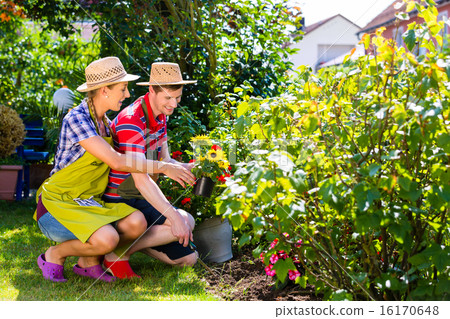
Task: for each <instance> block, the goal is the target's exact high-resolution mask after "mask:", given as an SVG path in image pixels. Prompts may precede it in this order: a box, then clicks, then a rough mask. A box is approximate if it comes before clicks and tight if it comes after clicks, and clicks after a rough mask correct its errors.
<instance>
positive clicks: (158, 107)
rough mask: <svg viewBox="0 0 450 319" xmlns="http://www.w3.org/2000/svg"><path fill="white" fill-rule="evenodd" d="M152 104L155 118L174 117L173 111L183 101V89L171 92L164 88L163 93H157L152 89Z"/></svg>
mask: <svg viewBox="0 0 450 319" xmlns="http://www.w3.org/2000/svg"><path fill="white" fill-rule="evenodd" d="M149 91H150V103H151V107H152V111H153V115H154V116H155V118H156V117H157V116H158V115H160V114H164V115H166V116H170V115H172V113H173V111H174V110H175V108H176V107H177V105H178V103H180V101H181V95H182V93H183V88H182V87H181V88H179V89H178V90H175V91H171V90H168V89H166V88H164V89H163V90H162V91H161V92H158V93H156V92H155V91H154V90H153V88H152V87H151V88H150V90H149Z"/></svg>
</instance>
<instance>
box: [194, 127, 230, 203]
mask: <svg viewBox="0 0 450 319" xmlns="http://www.w3.org/2000/svg"><path fill="white" fill-rule="evenodd" d="M191 145H192V147H193V150H194V153H193V155H194V156H195V163H196V165H195V167H194V169H193V170H192V172H193V173H194V175H195V176H196V177H197V181H196V183H195V186H194V194H195V195H199V196H204V197H210V196H211V194H212V192H213V188H214V185H215V184H216V183H217V182H218V181H219V180H220V179H223V178H224V176H227V174H228V176H229V173H230V171H229V167H230V163H229V162H228V160H227V158H226V156H225V153H224V151H223V150H222V148H221V147H220V146H219V145H218V144H215V143H214V142H213V141H212V140H210V139H209V138H208V137H206V136H204V135H201V136H198V137H194V138H193V139H192V143H191Z"/></svg>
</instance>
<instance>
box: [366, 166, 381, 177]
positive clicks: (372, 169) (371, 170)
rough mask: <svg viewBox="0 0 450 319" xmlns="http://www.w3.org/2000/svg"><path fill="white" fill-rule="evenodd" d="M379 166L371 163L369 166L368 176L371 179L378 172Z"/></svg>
mask: <svg viewBox="0 0 450 319" xmlns="http://www.w3.org/2000/svg"><path fill="white" fill-rule="evenodd" d="M380 167H381V165H379V164H376V163H372V164H370V166H369V176H370V177H373V176H375V175H376V174H377V172H378V170H379V169H380Z"/></svg>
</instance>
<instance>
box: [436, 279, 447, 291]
mask: <svg viewBox="0 0 450 319" xmlns="http://www.w3.org/2000/svg"><path fill="white" fill-rule="evenodd" d="M436 294H438V295H445V294H447V295H450V279H449V278H439V281H438V283H437V285H436Z"/></svg>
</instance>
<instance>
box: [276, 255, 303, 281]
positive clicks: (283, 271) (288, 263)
mask: <svg viewBox="0 0 450 319" xmlns="http://www.w3.org/2000/svg"><path fill="white" fill-rule="evenodd" d="M273 269H275V270H276V273H277V278H278V279H279V280H280V281H281V282H284V281H285V280H286V277H287V275H288V273H289V270H295V269H297V268H295V265H294V263H293V262H292V259H291V258H286V259H285V260H283V259H278V260H277V262H276V263H275V265H273Z"/></svg>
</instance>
